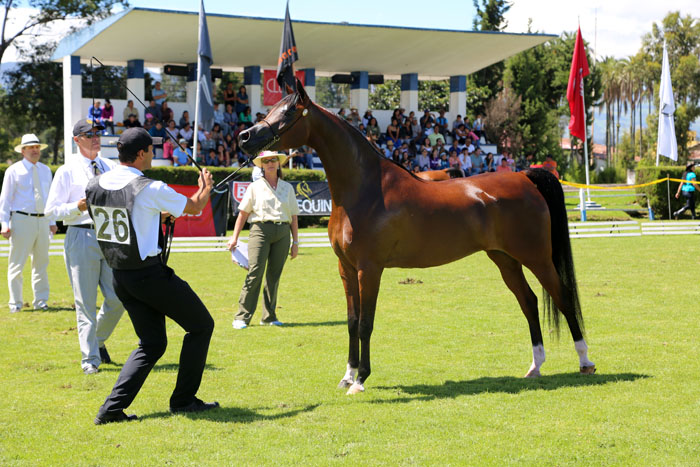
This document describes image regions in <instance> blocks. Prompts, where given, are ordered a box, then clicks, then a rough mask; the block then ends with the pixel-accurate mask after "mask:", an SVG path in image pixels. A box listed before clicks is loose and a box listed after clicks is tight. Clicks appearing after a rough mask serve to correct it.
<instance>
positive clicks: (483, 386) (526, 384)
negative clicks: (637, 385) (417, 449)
mask: <svg viewBox="0 0 700 467" xmlns="http://www.w3.org/2000/svg"><path fill="white" fill-rule="evenodd" d="M646 378H651V376H649V375H644V374H639V373H614V374H602V375H601V374H597V375H582V374H580V373H562V374H558V375H551V376H542V377H540V378H536V379H528V378H516V377H514V376H501V377H483V378H477V379H472V380H467V381H445V382H444V383H443V384H435V385H428V384H415V385H412V386H406V385H396V386H378V387H377V389H384V390H388V391H392V392H396V393H397V395H399V396H402V395H403V394H410V395H412V396H417V397H398V398H393V399H385V400H375V401H372V402H373V403H386V402H412V401H415V400H431V399H446V398H455V397H458V396H472V395H476V394H482V393H499V392H500V393H506V394H517V393H520V392H523V391H554V390H557V389H560V388H573V387H581V386H601V385H604V384H612V383H619V382H630V381H636V380H638V379H646Z"/></svg>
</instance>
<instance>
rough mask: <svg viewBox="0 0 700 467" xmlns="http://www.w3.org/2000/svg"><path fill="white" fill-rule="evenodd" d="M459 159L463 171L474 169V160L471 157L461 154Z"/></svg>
mask: <svg viewBox="0 0 700 467" xmlns="http://www.w3.org/2000/svg"><path fill="white" fill-rule="evenodd" d="M457 157H458V158H459V166H460V168H461V169H462V170H465V169H471V168H472V159H471V158H470V157H469V156H465V155H464V154H460V155H459V156H457Z"/></svg>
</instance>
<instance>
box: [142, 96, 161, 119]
mask: <svg viewBox="0 0 700 467" xmlns="http://www.w3.org/2000/svg"><path fill="white" fill-rule="evenodd" d="M146 113H147V114H151V115H153V118H154V119H155V120H163V112H161V110H160V105H158V104H156V101H154V100H153V99H151V101H150V103H149V105H148V107H146Z"/></svg>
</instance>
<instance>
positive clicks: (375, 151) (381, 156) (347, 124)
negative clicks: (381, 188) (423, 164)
mask: <svg viewBox="0 0 700 467" xmlns="http://www.w3.org/2000/svg"><path fill="white" fill-rule="evenodd" d="M313 104H314V105H315V106H316V107H318V108H319V109H321V110H322V111H324V112H325V113H327V114H328V116H329V117H331V119H332V120H336V121H339V122H341V125H345V127H346V128H347V129H348V130H349V132H350V133H351V134H353V136H357V137H359V139H360V140H361V141H362V144H363V145H365V146H367V147H368V148H370V149H371V152H372V153H373V154H374V155H375V156H377V157H378V158H379V159H381V160H385V161H387V162H391V163H392V164H394V165H395V166H397V167H399V168H401V169H402V170H403V171H405V172H407V173H409V174H410V175H411V176H412V177H413V178H415V179H416V180H421V181H424V180H423V179H422V178H420V177H417V176H416V174H414V173H413V172H411V171H410V170H408V169H407V168H406V167H404V166H403V165H401V164H399V163H398V162H396V161H395V160H394V159H393V158H389V159H387V158H386V157H385V156H384V154H382V153H381V152H379V148H378V147H376V146H375V145H373V144H372V143H370V142H369V141H367V138H366V137H365V135H363V134H362V132H361V131H360V130H359V129H358V128H355V127H354V126H353V125H351V124H350V122H348V121H347V120H345V119H344V118H340V117H338V116H337V115H336V114H334V113H333V112H331V111H330V110H328V109H326V108H325V107H323V106H321V105H318V104H316V103H315V102H314V103H313ZM353 132H354V133H353Z"/></svg>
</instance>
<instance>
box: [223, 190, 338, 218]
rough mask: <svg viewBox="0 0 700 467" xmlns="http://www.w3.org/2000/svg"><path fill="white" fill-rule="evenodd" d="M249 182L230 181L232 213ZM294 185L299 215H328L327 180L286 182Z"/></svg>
mask: <svg viewBox="0 0 700 467" xmlns="http://www.w3.org/2000/svg"><path fill="white" fill-rule="evenodd" d="M250 183H251V182H231V194H232V196H231V203H232V204H233V212H234V214H237V213H238V204H239V203H240V202H241V201H242V200H243V195H245V192H246V190H247V189H248V185H250ZM288 183H290V184H291V185H292V186H293V187H294V193H296V196H297V205H298V206H299V215H300V216H330V215H331V192H330V190H329V189H328V182H288Z"/></svg>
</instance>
